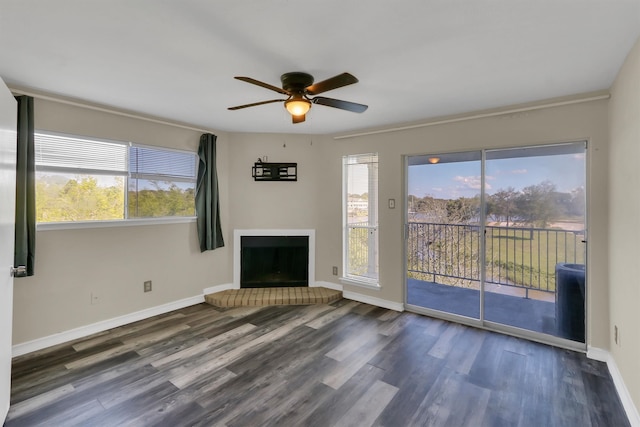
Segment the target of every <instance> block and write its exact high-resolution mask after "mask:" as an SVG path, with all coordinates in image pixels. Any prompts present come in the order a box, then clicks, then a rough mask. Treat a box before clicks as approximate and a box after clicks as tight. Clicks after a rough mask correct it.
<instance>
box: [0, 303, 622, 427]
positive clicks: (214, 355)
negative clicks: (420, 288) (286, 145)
mask: <svg viewBox="0 0 640 427" xmlns="http://www.w3.org/2000/svg"><path fill="white" fill-rule="evenodd" d="M13 363H14V367H15V371H14V373H13V375H12V396H11V401H12V406H11V407H10V409H9V414H8V417H7V421H6V424H5V426H6V427H14V426H35V425H44V426H55V427H57V426H65V427H66V426H72V425H82V426H91V427H95V426H109V427H111V426H123V425H135V426H145V427H146V426H148V425H160V426H165V425H170V426H172V427H173V426H207V427H209V426H219V425H220V426H222V425H226V426H229V427H232V426H233V427H236V426H243V427H244V426H258V425H259V426H278V427H282V426H318V427H320V426H322V427H324V426H333V425H358V426H367V425H375V426H391V427H396V426H405V425H406V426H413V425H428V426H438V425H442V426H447V427H448V426H472V427H476V426H483V425H485V426H491V427H496V426H501V425H508V426H510V427H511V426H519V427H533V426H535V427H539V426H567V427H574V426H577V425H580V426H616V427H617V426H621V427H626V426H628V425H629V423H628V420H627V419H626V416H625V412H624V409H623V408H622V404H621V402H620V399H619V398H618V396H617V393H616V389H615V385H614V384H613V380H612V379H611V376H610V375H609V372H608V369H607V366H606V364H604V363H602V362H597V361H594V360H589V359H587V358H586V356H585V355H584V354H581V353H576V352H572V351H568V350H562V349H558V348H554V347H550V346H546V345H542V344H538V343H533V342H529V341H526V340H522V339H518V338H513V337H509V336H506V335H500V334H496V333H491V332H488V331H483V330H477V329H473V328H469V327H467V326H462V325H456V324H452V323H450V322H446V321H443V320H438V319H432V318H429V317H425V316H421V315H417V314H413V313H399V312H394V311H390V310H386V309H382V308H379V307H372V306H369V305H367V304H362V303H359V302H355V301H348V300H339V301H336V302H334V303H331V304H324V305H317V306H311V305H310V306H298V307H296V306H274V307H243V308H234V309H219V308H214V307H212V306H209V305H205V304H198V305H195V306H192V307H187V308H184V309H180V310H176V311H175V312H171V313H165V314H163V315H160V316H155V317H153V318H149V319H145V320H142V321H140V322H135V323H133V324H131V325H124V326H121V327H118V328H114V329H112V330H110V331H105V332H101V333H99V334H95V335H93V336H89V337H86V338H84V339H78V340H74V341H72V342H69V343H64V344H61V345H57V346H55V347H53V348H51V349H48V350H43V351H39V352H37V353H34V354H31V355H25V356H21V357H19V358H16V359H15V360H14V361H13Z"/></svg>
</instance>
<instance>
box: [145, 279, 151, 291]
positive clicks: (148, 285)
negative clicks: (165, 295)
mask: <svg viewBox="0 0 640 427" xmlns="http://www.w3.org/2000/svg"><path fill="white" fill-rule="evenodd" d="M144 291H145V292H151V280H147V281H146V282H144Z"/></svg>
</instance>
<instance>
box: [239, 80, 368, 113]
mask: <svg viewBox="0 0 640 427" xmlns="http://www.w3.org/2000/svg"><path fill="white" fill-rule="evenodd" d="M235 78H236V79H238V80H242V81H243V82H247V83H251V84H254V85H258V86H262V87H264V88H266V89H271V90H273V91H275V92H278V93H281V94H283V95H287V96H288V98H287V99H271V100H269V101H261V102H254V103H252V104H245V105H238V106H236V107H229V110H239V109H241V108H247V107H255V106H256V105H263V104H271V103H273V102H284V107H285V108H286V109H287V111H288V112H289V113H291V117H292V119H293V123H302V122H304V120H305V118H306V114H307V112H308V111H309V109H310V108H311V104H318V105H326V106H327V107H334V108H339V109H341V110H347V111H352V112H354V113H362V112H364V111H365V110H366V109H367V108H368V106H366V105H363V104H357V103H355V102H349V101H342V100H340V99H334V98H325V97H324V96H314V95H318V94H320V93H323V92H327V91H330V90H333V89H337V88H339V87H342V86H348V85H351V84H354V83H358V79H357V78H355V77H354V76H352V75H351V74H349V73H342V74H338V75H337V76H334V77H331V78H329V79H326V80H323V81H321V82H318V83H316V84H313V76H312V75H311V74H307V73H302V72H293V73H285V74H283V75H282V76H281V77H280V80H281V82H282V88H279V87H277V86H272V85H270V84H268V83H264V82H261V81H259V80H256V79H252V78H251V77H235ZM310 96H313V98H310Z"/></svg>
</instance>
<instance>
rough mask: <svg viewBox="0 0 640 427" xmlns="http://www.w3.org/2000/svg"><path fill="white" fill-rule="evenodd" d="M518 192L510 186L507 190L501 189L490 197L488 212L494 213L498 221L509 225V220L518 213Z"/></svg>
mask: <svg viewBox="0 0 640 427" xmlns="http://www.w3.org/2000/svg"><path fill="white" fill-rule="evenodd" d="M517 197H518V192H517V191H516V189H515V188H513V187H508V188H507V189H505V190H499V191H498V192H497V193H495V194H493V195H491V196H489V197H488V200H487V204H488V205H489V206H488V209H487V214H488V215H492V216H493V217H494V218H495V219H496V221H498V222H501V221H504V222H506V226H507V227H508V226H509V222H511V221H512V217H513V216H514V215H515V214H516V209H517V206H516V201H517Z"/></svg>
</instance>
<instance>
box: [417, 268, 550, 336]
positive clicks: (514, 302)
mask: <svg viewBox="0 0 640 427" xmlns="http://www.w3.org/2000/svg"><path fill="white" fill-rule="evenodd" d="M484 300H485V320H487V321H491V322H496V323H501V324H504V325H510V326H515V327H517V328H522V329H527V330H530V331H536V332H542V333H544V334H549V335H556V336H557V330H556V320H555V316H556V315H555V305H556V304H555V302H549V301H541V300H538V299H533V298H524V297H521V296H513V295H506V294H502V293H497V292H489V291H487V292H486V293H485V299H484ZM479 301H480V291H478V290H476V289H468V288H460V287H456V286H449V285H442V284H439V283H434V282H425V281H422V280H417V279H407V302H408V303H409V304H411V305H417V306H420V307H424V308H430V309H434V310H439V311H444V312H448V313H453V314H458V315H461V316H466V317H471V318H474V319H478V318H479V317H480V303H479Z"/></svg>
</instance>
